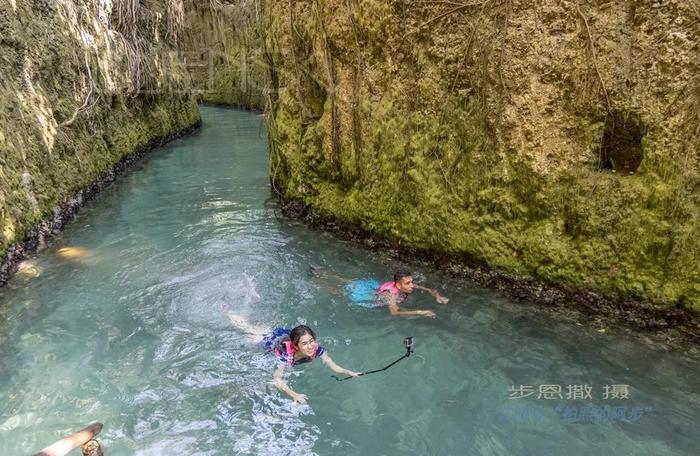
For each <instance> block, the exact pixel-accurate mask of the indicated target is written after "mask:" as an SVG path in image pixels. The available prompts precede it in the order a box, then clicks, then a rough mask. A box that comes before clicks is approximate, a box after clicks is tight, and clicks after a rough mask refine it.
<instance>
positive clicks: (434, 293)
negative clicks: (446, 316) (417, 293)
mask: <svg viewBox="0 0 700 456" xmlns="http://www.w3.org/2000/svg"><path fill="white" fill-rule="evenodd" d="M413 288H415V289H417V290H422V291H427V292H428V293H430V294H431V295H432V296H433V298H435V300H436V301H437V302H438V304H447V303H448V302H449V301H450V300H449V299H447V298H446V297H444V296H442V295H441V294H440V293H438V291H437V290H435V289H433V288H427V287H423V286H421V285H416V284H414V285H413Z"/></svg>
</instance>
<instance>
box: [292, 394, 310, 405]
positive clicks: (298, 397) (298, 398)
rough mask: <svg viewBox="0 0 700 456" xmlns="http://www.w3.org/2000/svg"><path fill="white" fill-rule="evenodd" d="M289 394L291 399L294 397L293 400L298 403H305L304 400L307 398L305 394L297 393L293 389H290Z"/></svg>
mask: <svg viewBox="0 0 700 456" xmlns="http://www.w3.org/2000/svg"><path fill="white" fill-rule="evenodd" d="M289 395H290V396H291V398H292V399H294V402H297V403H299V404H306V401H307V400H308V399H309V398H308V397H307V396H306V394H301V393H297V392H294V391H290V392H289Z"/></svg>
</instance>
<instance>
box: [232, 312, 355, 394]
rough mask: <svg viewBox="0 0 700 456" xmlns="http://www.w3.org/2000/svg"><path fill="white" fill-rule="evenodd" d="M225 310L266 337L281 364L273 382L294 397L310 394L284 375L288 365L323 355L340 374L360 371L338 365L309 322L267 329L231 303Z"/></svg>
mask: <svg viewBox="0 0 700 456" xmlns="http://www.w3.org/2000/svg"><path fill="white" fill-rule="evenodd" d="M224 312H225V313H226V316H227V317H228V319H229V320H230V321H231V324H233V326H235V327H237V328H238V329H241V330H243V331H245V332H246V333H248V335H249V336H253V337H256V336H257V337H256V340H257V341H259V339H258V337H259V336H263V337H262V341H260V343H261V344H262V346H263V347H264V348H265V349H266V350H268V351H270V352H271V353H273V354H274V355H275V357H276V358H277V359H278V360H279V361H280V363H281V364H280V365H279V366H277V368H276V369H275V373H274V374H273V376H272V383H273V384H274V385H275V386H276V387H277V389H279V390H280V391H283V392H285V393H286V394H287V395H288V396H289V397H291V398H292V399H293V400H294V401H296V402H298V403H300V404H305V403H306V401H307V399H308V397H307V396H306V395H305V394H301V393H297V392H296V391H294V390H293V389H292V388H290V387H289V385H288V384H287V383H286V382H285V381H284V380H283V378H282V377H283V375H284V372H285V370H286V368H287V367H291V366H296V365H298V364H304V363H309V362H311V361H313V360H315V359H316V358H321V361H323V364H325V365H326V366H328V368H329V369H330V370H332V371H333V372H335V373H337V374H342V375H349V376H351V377H357V376H358V375H360V374H359V372H353V371H351V370H348V369H345V368H344V367H340V366H338V365H337V364H336V363H335V362H334V361H333V360H332V359H331V357H330V356H329V355H328V353H326V350H325V349H324V348H323V347H321V346H320V345H318V343H316V334H315V333H314V331H313V330H312V329H311V328H309V327H308V326H306V325H299V326H297V327H295V328H293V329H291V330H289V329H285V328H275V329H273V330H272V331H266V330H264V329H263V328H262V327H260V326H254V325H251V324H250V323H248V322H247V321H246V320H245V319H243V318H241V317H240V316H238V315H236V314H234V313H233V312H232V311H231V307H230V306H229V305H228V304H225V305H224Z"/></svg>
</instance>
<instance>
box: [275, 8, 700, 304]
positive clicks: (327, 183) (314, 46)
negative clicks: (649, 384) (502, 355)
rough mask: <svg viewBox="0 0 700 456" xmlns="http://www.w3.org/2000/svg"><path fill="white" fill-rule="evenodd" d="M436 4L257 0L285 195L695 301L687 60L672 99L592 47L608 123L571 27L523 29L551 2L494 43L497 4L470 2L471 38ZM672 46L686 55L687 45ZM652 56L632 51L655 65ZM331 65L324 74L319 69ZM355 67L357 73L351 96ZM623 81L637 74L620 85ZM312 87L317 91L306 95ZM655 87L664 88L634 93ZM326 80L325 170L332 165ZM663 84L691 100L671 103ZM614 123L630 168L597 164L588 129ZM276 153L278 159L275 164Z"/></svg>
mask: <svg viewBox="0 0 700 456" xmlns="http://www.w3.org/2000/svg"><path fill="white" fill-rule="evenodd" d="M438 3H439V2H438ZM438 3H435V4H422V5H421V6H412V7H411V8H408V9H407V8H404V6H405V3H402V2H375V1H370V2H361V4H358V5H354V4H353V8H352V11H351V14H352V20H353V21H351V19H350V17H348V15H347V14H333V15H331V14H330V13H329V11H336V12H338V11H343V12H345V11H348V10H347V7H346V5H342V7H341V5H340V4H339V3H338V2H333V1H329V2H320V3H314V4H313V5H312V4H306V3H305V4H304V5H297V4H295V6H294V7H293V8H294V12H295V18H296V21H295V22H294V24H293V25H294V29H293V30H292V29H291V28H290V25H289V23H288V21H286V20H283V19H280V18H286V17H288V16H287V15H288V8H289V4H288V2H282V1H269V2H267V6H268V8H269V10H268V11H269V12H270V13H271V14H270V19H269V20H268V22H267V23H266V27H267V30H268V34H269V35H270V38H269V41H271V42H274V43H277V44H278V45H279V46H280V48H281V51H280V53H279V54H278V55H275V65H276V66H277V69H278V72H279V77H280V81H279V86H280V88H281V90H280V91H279V99H278V100H277V103H276V104H275V105H274V106H273V107H272V112H271V115H272V119H273V120H272V122H271V123H274V128H271V129H270V140H271V144H274V145H275V146H274V147H275V151H274V154H273V155H274V156H276V157H280V158H278V159H277V160H271V174H272V175H273V178H274V181H275V182H276V185H277V186H278V187H279V188H281V189H283V191H284V193H285V196H286V197H287V198H290V199H292V200H296V201H298V202H299V203H301V204H303V205H305V206H306V207H308V208H310V209H311V210H312V211H315V212H318V213H321V214H323V215H325V216H329V217H332V218H335V219H338V220H340V221H342V222H345V223H348V224H353V225H357V226H360V227H362V228H363V229H365V230H367V231H369V232H371V233H373V234H375V235H376V236H378V237H381V238H384V239H387V240H389V241H392V242H395V243H397V244H401V245H405V246H410V247H415V248H420V249H429V250H433V251H436V252H442V253H446V254H450V255H456V256H468V257H470V258H474V259H476V260H478V261H481V262H482V263H484V264H486V265H488V266H490V267H492V268H496V269H499V270H503V271H507V272H516V273H519V274H524V275H529V276H533V277H536V278H539V279H541V280H544V281H548V282H554V283H559V284H565V285H571V286H574V287H581V288H586V289H591V290H595V291H598V292H601V293H604V294H608V295H623V296H633V297H636V298H640V299H645V300H651V301H654V302H657V303H660V304H662V305H668V306H673V305H676V303H682V304H683V305H685V306H688V307H690V308H693V309H695V310H700V294H698V289H699V286H698V285H697V284H698V283H700V281H699V280H698V279H700V267H699V266H698V263H697V258H698V257H700V244H699V242H700V241H698V239H700V232H699V230H700V224H699V223H698V221H699V220H700V205H699V203H698V197H697V196H695V195H697V194H698V193H697V189H698V188H700V186H699V185H698V182H699V181H700V178H699V177H698V176H700V170H699V169H698V163H697V160H694V159H693V158H692V157H695V156H697V154H698V152H699V151H700V145H699V144H698V141H697V139H698V138H697V137H696V136H693V130H692V128H691V127H692V126H693V125H695V124H693V123H692V121H690V120H684V119H691V118H693V117H692V113H693V112H696V111H693V109H697V108H696V107H694V106H696V103H697V101H698V100H700V82H697V81H695V82H693V81H689V80H688V79H687V77H689V75H690V73H689V72H690V67H689V66H688V65H687V64H685V63H684V66H683V67H682V68H678V71H679V74H681V75H682V76H681V78H686V82H688V86H687V87H686V88H685V89H683V90H686V92H685V93H684V94H681V93H680V92H678V90H679V89H678V87H677V86H668V85H667V86H664V84H666V81H667V80H668V79H667V78H665V76H664V75H663V74H658V72H655V71H656V70H654V71H651V72H646V73H645V74H635V75H632V76H631V75H629V74H624V75H622V74H620V65H619V56H618V54H617V52H619V50H618V49H616V48H609V49H607V48H605V49H599V54H600V55H599V59H600V62H599V63H598V65H599V68H598V69H599V71H601V72H603V79H604V80H605V81H608V83H609V84H611V85H610V87H608V90H610V94H609V96H610V97H613V98H614V99H613V102H614V103H615V106H616V109H617V110H616V111H615V115H614V116H613V117H612V119H611V118H609V117H606V116H605V114H604V113H605V106H604V99H603V98H602V97H600V96H599V94H598V93H596V91H597V90H599V87H597V86H595V84H593V86H592V84H591V82H590V81H591V79H590V74H594V73H591V67H590V59H589V57H588V56H587V55H586V54H585V52H583V53H582V52H581V49H584V50H585V49H586V45H585V44H586V43H585V42H580V40H581V37H580V36H579V35H576V34H575V31H571V35H567V40H568V42H570V43H571V44H570V46H571V47H570V48H569V47H568V46H569V45H567V47H565V48H564V49H559V48H557V49H553V48H551V46H549V45H548V44H547V43H546V40H545V39H544V38H543V39H542V40H541V41H540V39H539V38H533V37H536V36H539V35H538V34H539V33H540V32H539V31H538V30H541V28H542V27H544V28H545V30H546V29H547V27H552V28H555V27H556V24H557V23H558V22H557V21H558V20H559V19H561V18H560V15H561V12H560V11H559V10H557V9H556V8H551V9H550V8H549V7H548V12H547V20H548V21H550V22H551V23H546V24H544V25H543V24H541V23H540V22H538V21H539V20H540V19H537V18H532V17H529V15H530V13H531V11H530V10H528V9H527V8H525V9H519V10H517V11H515V12H514V13H513V14H515V15H516V16H517V18H516V16H514V18H513V21H514V22H513V23H516V22H517V23H518V24H520V25H519V27H518V28H517V30H514V31H513V30H511V31H510V33H512V34H515V35H514V36H511V35H508V36H507V37H506V38H505V41H502V40H501V39H500V38H499V39H497V40H494V39H493V37H494V36H499V34H500V33H501V32H502V30H501V27H502V23H501V22H499V21H497V20H495V19H494V18H497V17H499V15H498V12H497V11H496V10H494V8H495V9H497V8H498V6H493V7H491V6H487V7H486V10H485V12H484V20H483V21H481V23H480V25H479V27H478V28H477V30H475V31H473V33H472V27H473V25H468V24H467V23H466V22H465V23H462V22H460V19H459V18H458V17H457V15H454V17H452V16H450V17H449V19H447V18H446V19H445V24H449V27H448V26H445V25H444V24H441V23H440V22H439V21H436V22H435V23H434V24H432V25H431V27H430V28H427V27H426V28H420V24H421V23H423V22H425V20H426V19H425V18H426V17H437V16H438V15H439V14H440V13H441V12H444V11H445V10H444V8H445V7H443V6H440V5H439V4H438ZM318 7H320V9H317V8H318ZM490 8H491V9H490ZM588 10H590V12H589V13H587V14H592V15H595V17H596V18H597V20H598V22H597V24H598V25H597V27H599V28H603V29H604V30H605V31H606V32H605V33H609V34H610V35H611V36H612V35H615V34H623V35H624V33H629V32H625V31H624V30H623V31H620V30H621V29H620V27H619V25H617V23H616V22H615V20H617V19H620V18H611V16H610V15H609V14H608V13H606V14H607V15H606V14H603V13H600V14H599V11H597V10H595V9H594V8H589V9H588ZM378 12H381V14H379V13H378ZM376 17H381V18H382V19H381V20H382V21H384V22H383V24H384V25H383V26H382V27H378V26H377V22H376ZM446 17H447V16H446ZM516 19H517V20H516ZM535 19H537V20H535ZM606 21H607V22H606ZM321 25H323V27H321ZM652 25H653V28H654V34H655V35H654V38H653V39H652V38H649V40H648V41H646V40H647V38H646V37H645V38H644V40H642V41H643V42H640V43H639V45H640V46H647V48H648V49H652V48H653V46H657V45H658V43H659V42H660V41H663V40H664V39H665V38H664V37H665V36H666V34H667V32H668V30H671V29H675V28H676V27H677V26H678V25H677V24H676V22H674V18H672V17H665V16H664V17H663V18H661V22H654V24H652ZM606 27H607V28H606ZM567 30H568V29H567ZM657 32H658V33H657ZM562 33H564V32H562ZM566 33H569V32H568V31H567V32H566ZM519 34H521V35H522V36H521V35H519ZM469 36H471V37H472V38H470V39H471V41H470V43H469V44H470V46H471V47H470V49H471V51H470V53H468V54H466V56H465V54H464V49H465V47H466V43H465V37H469ZM621 39H622V38H621ZM523 42H528V43H531V44H532V46H530V47H528V46H521V45H520V44H521V43H523ZM501 43H504V44H503V45H504V46H505V47H504V48H503V49H500V48H498V47H497V46H501V45H502V44H501ZM358 44H359V45H358ZM533 46H534V47H533ZM328 49H330V50H331V51H330V58H329V55H328ZM533 49H534V50H533ZM673 49H674V50H673V53H675V54H682V55H688V56H690V55H693V54H692V52H691V50H690V48H688V47H687V46H685V47H682V48H677V47H674V48H673ZM291 50H295V52H296V55H297V58H296V59H295V57H294V55H293V54H292V52H291ZM668 52H671V51H669V50H667V49H665V48H664V49H660V50H657V51H655V52H651V53H649V56H648V57H645V58H649V59H657V60H662V59H665V58H668ZM511 53H512V54H513V55H511ZM299 55H303V56H305V57H304V58H303V59H302V58H299ZM494 56H497V57H494ZM498 56H501V57H504V60H503V61H502V62H501V57H498ZM543 58H544V59H546V61H547V65H545V66H546V71H545V70H541V68H540V65H542V59H543ZM329 59H330V60H329ZM683 61H684V62H686V61H685V60H683ZM329 62H330V63H332V64H333V65H335V68H336V69H337V71H336V76H335V79H334V80H333V81H329V73H328V72H327V71H326V69H327V67H328V65H329ZM652 63H653V62H652ZM686 63H687V62H686ZM353 74H359V75H360V81H359V94H357V93H356V91H357V90H358V89H357V86H358V84H356V83H355V82H354V81H353ZM625 78H626V79H625ZM630 78H638V79H635V80H634V83H635V84H638V85H637V86H635V87H637V89H635V90H636V92H634V96H632V95H631V94H632V89H629V90H628V89H627V87H629V84H630V83H631V82H630ZM620 81H626V82H624V84H623V83H622V82H620ZM318 84H321V85H323V86H324V88H325V90H324V91H318V90H315V89H314V87H315V85H318ZM596 84H597V83H596ZM625 84H626V85H625ZM660 86H664V90H665V91H666V93H665V94H663V95H659V93H661V92H662V91H659V90H655V91H652V90H647V89H648V88H649V87H656V88H657V89H658V87H660ZM330 87H334V88H335V94H336V100H337V106H336V108H337V111H338V118H337V122H338V124H337V127H338V130H339V131H340V138H339V144H340V148H339V154H340V163H341V170H340V171H341V172H340V173H334V172H333V167H332V163H333V159H332V151H333V139H332V138H331V131H333V130H332V127H333V125H332V122H333V118H332V115H331V111H332V109H331V108H332V104H331V99H330V95H329V90H330ZM640 87H642V88H641V89H640ZM691 93H692V94H693V95H692V96H690V94H691ZM299 94H301V97H300V96H299ZM673 94H675V95H677V96H678V97H681V98H683V97H689V99H690V100H695V102H692V101H691V102H688V103H686V104H683V105H682V106H681V105H679V106H675V107H674V108H673V109H672V110H671V108H670V107H669V106H668V104H667V103H668V101H667V100H669V99H672V98H673V96H671V95H673ZM601 100H603V101H601ZM314 106H322V107H323V108H322V109H321V110H320V111H319V112H314V113H313V114H314V115H313V116H311V118H309V117H306V116H305V114H304V108H305V107H306V108H307V110H308V108H309V107H314ZM640 106H641V107H640ZM669 112H673V113H674V114H673V115H669V114H668V113H669ZM627 118H630V119H632V118H633V119H635V125H637V126H638V127H639V128H638V130H639V132H638V133H639V134H642V133H643V137H641V139H640V140H639V141H637V140H638V139H639V138H637V137H636V136H635V147H636V148H639V152H640V154H641V156H643V160H642V162H641V166H640V167H639V169H638V170H637V171H636V172H634V173H633V174H630V175H626V176H621V175H620V173H615V172H612V171H606V170H602V171H601V170H600V164H599V161H600V157H599V152H598V147H599V145H600V140H601V135H603V134H604V130H605V128H606V126H607V130H606V131H607V133H605V135H607V136H605V138H604V139H605V141H606V144H608V146H606V147H613V146H614V145H615V144H617V142H616V141H617V140H616V139H615V138H611V137H610V135H612V134H614V133H615V132H617V131H618V130H619V128H618V127H619V125H617V124H616V126H614V127H611V126H610V125H611V122H617V121H619V120H620V119H623V120H624V119H627ZM358 119H359V123H360V133H361V134H360V138H359V139H360V143H361V148H360V149H357V147H356V144H357V137H356V135H355V133H354V130H353V129H354V128H356V125H357V122H358ZM683 122H685V123H683ZM618 123H619V122H618ZM642 128H644V131H643V132H642ZM611 132H612V133H611ZM637 136H639V135H637ZM610 144H612V145H613V146H610ZM606 151H607V152H606V153H608V154H609V153H610V151H609V150H607V149H606ZM613 152H614V151H613ZM279 163H285V164H286V166H285V167H284V169H283V170H282V171H280V169H279V167H278V164H279ZM618 165H619V164H618ZM615 166H617V165H615ZM613 167H614V166H613ZM623 168H624V170H625V174H626V173H629V172H630V171H631V168H629V169H628V168H626V167H625V166H622V168H620V169H623ZM341 176H342V178H341Z"/></svg>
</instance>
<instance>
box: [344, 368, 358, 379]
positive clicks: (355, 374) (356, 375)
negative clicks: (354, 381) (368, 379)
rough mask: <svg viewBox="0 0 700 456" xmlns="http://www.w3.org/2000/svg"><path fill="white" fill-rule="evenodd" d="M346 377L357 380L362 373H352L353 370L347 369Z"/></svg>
mask: <svg viewBox="0 0 700 456" xmlns="http://www.w3.org/2000/svg"><path fill="white" fill-rule="evenodd" d="M345 375H349V376H350V377H355V378H357V377H359V376H360V373H359V372H353V371H351V370H347V369H345Z"/></svg>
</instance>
